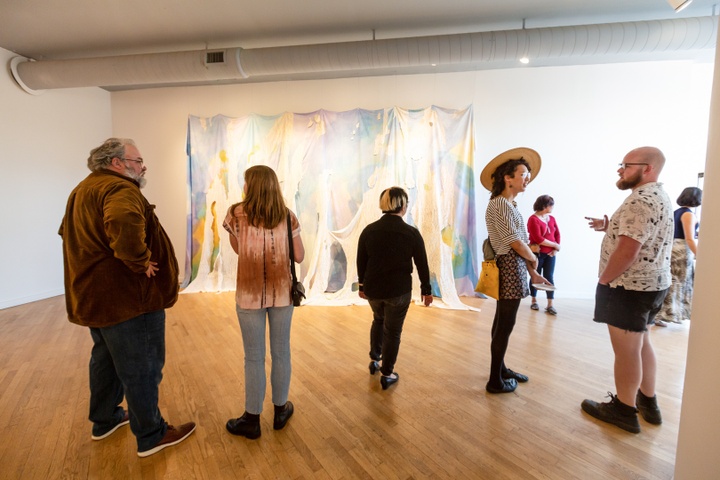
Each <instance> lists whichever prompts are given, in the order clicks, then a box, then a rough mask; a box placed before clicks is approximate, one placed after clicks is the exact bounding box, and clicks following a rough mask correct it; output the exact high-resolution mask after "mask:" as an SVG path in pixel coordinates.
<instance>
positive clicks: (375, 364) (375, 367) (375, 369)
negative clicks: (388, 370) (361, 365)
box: [368, 360, 380, 375]
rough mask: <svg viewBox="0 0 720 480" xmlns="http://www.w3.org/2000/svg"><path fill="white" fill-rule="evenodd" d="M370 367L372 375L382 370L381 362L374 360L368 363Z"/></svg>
mask: <svg viewBox="0 0 720 480" xmlns="http://www.w3.org/2000/svg"><path fill="white" fill-rule="evenodd" d="M368 368H369V369H370V375H375V374H376V373H377V372H379V371H380V364H379V363H378V362H376V361H375V360H373V361H372V362H370V365H368Z"/></svg>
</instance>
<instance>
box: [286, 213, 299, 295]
mask: <svg viewBox="0 0 720 480" xmlns="http://www.w3.org/2000/svg"><path fill="white" fill-rule="evenodd" d="M287 226H288V244H289V245H290V272H291V273H292V279H293V285H295V284H296V283H297V277H296V276H295V252H294V251H293V238H292V225H291V224H290V210H288V214H287Z"/></svg>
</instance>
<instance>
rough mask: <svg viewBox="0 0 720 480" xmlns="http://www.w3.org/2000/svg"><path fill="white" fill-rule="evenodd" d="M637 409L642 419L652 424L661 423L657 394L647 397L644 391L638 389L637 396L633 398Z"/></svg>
mask: <svg viewBox="0 0 720 480" xmlns="http://www.w3.org/2000/svg"><path fill="white" fill-rule="evenodd" d="M635 403H636V404H637V409H638V410H639V411H640V415H641V416H642V418H643V420H645V421H646V422H648V423H652V424H653V425H660V424H661V423H662V414H661V413H660V408H659V407H658V404H657V395H655V396H654V397H647V396H645V394H644V393H642V392H641V391H640V390H638V393H637V397H636V398H635Z"/></svg>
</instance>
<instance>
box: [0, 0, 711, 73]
mask: <svg viewBox="0 0 720 480" xmlns="http://www.w3.org/2000/svg"><path fill="white" fill-rule="evenodd" d="M717 2H720V0H694V1H693V3H692V4H690V6H688V7H687V8H686V9H685V10H684V11H683V12H681V13H679V14H676V13H675V12H674V11H673V9H672V8H671V7H670V6H669V5H668V3H667V1H666V0H550V1H544V0H492V1H490V0H354V1H349V0H295V1H289V0H254V1H248V0H0V47H2V48H4V49H6V50H10V51H12V52H15V53H17V54H19V55H22V56H25V57H30V58H34V59H36V60H51V59H70V58H83V57H103V56H114V55H124V54H136V53H156V52H172V51H184V50H197V49H205V48H210V49H213V48H224V47H242V48H259V47H266V46H288V45H301V44H317V43H332V42H340V41H356V40H371V39H373V35H375V38H376V39H388V38H401V37H410V36H426V35H441V34H452V33H467V32H483V31H495V30H508V29H518V28H521V27H522V24H523V19H525V22H526V27H527V28H539V27H555V26H568V25H586V24H595V23H611V22H622V21H642V20H657V19H666V18H677V17H700V16H709V15H714V14H715V13H716V12H715V10H717V7H716V6H715V4H716V3H717Z"/></svg>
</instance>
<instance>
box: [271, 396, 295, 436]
mask: <svg viewBox="0 0 720 480" xmlns="http://www.w3.org/2000/svg"><path fill="white" fill-rule="evenodd" d="M294 411H295V407H293V404H292V402H291V401H290V400H288V401H287V402H286V403H285V405H283V406H282V407H278V406H277V405H275V418H274V419H273V429H274V430H281V429H282V428H283V427H284V426H285V424H286V423H287V422H288V420H290V417H292V414H293V412H294Z"/></svg>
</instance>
